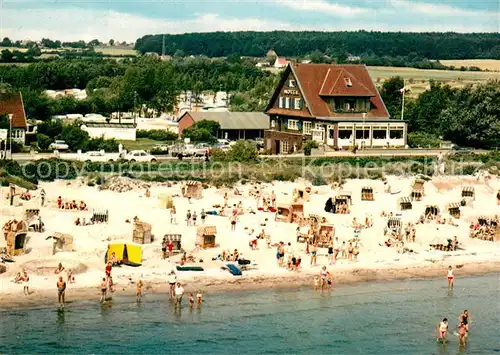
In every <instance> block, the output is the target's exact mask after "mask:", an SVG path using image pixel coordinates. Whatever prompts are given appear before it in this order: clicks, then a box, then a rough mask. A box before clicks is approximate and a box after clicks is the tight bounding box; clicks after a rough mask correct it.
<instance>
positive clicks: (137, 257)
mask: <svg viewBox="0 0 500 355" xmlns="http://www.w3.org/2000/svg"><path fill="white" fill-rule="evenodd" d="M113 253H115V255H116V259H118V261H119V262H122V263H123V264H125V265H128V266H141V265H142V247H141V246H140V245H137V244H133V243H126V244H125V243H115V244H109V245H108V253H107V256H108V257H107V259H106V260H110V259H111V255H112V254H113Z"/></svg>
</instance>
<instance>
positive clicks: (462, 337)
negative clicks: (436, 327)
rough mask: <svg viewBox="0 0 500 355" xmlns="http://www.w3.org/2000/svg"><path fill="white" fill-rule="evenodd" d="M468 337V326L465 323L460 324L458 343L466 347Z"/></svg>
mask: <svg viewBox="0 0 500 355" xmlns="http://www.w3.org/2000/svg"><path fill="white" fill-rule="evenodd" d="M466 337H467V328H466V325H465V324H463V323H459V324H458V341H459V344H460V346H464V345H465V341H466Z"/></svg>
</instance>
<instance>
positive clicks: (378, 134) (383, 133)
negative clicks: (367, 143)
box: [373, 128, 387, 139]
mask: <svg viewBox="0 0 500 355" xmlns="http://www.w3.org/2000/svg"><path fill="white" fill-rule="evenodd" d="M373 139H387V129H385V128H374V129H373Z"/></svg>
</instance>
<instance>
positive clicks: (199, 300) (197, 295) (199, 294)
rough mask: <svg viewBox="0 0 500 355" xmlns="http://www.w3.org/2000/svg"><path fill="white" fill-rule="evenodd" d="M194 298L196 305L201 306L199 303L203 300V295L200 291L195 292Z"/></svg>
mask: <svg viewBox="0 0 500 355" xmlns="http://www.w3.org/2000/svg"><path fill="white" fill-rule="evenodd" d="M196 300H197V301H198V307H199V306H201V303H202V302H203V295H202V294H201V291H198V293H197V294H196Z"/></svg>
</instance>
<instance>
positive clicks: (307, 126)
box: [302, 121, 312, 134]
mask: <svg viewBox="0 0 500 355" xmlns="http://www.w3.org/2000/svg"><path fill="white" fill-rule="evenodd" d="M311 129H312V122H307V121H305V122H302V133H304V134H311Z"/></svg>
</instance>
